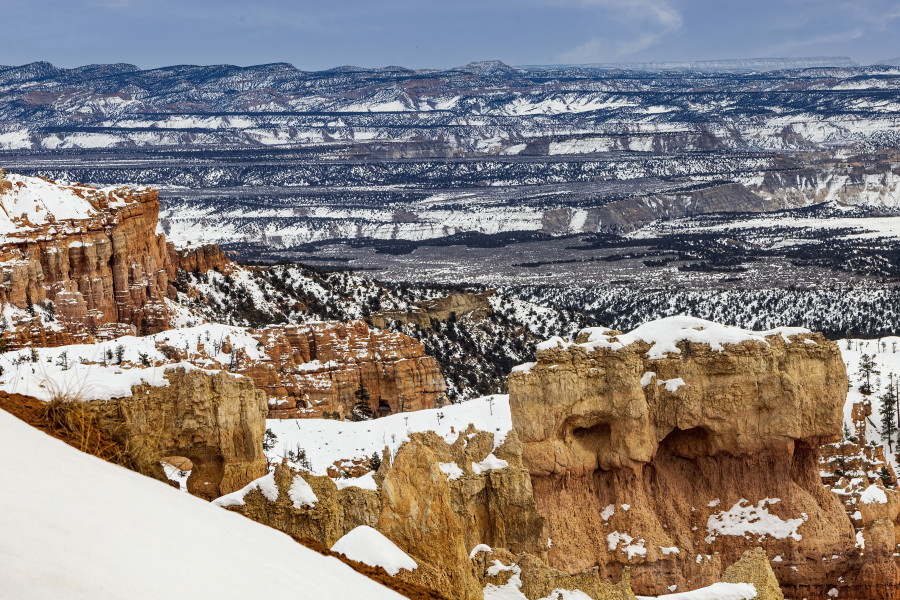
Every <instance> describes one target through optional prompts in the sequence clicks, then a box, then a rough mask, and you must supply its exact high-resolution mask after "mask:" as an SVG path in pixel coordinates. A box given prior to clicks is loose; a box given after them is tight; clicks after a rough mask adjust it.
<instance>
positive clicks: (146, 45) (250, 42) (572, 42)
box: [0, 0, 900, 70]
mask: <svg viewBox="0 0 900 600" xmlns="http://www.w3.org/2000/svg"><path fill="white" fill-rule="evenodd" d="M8 1H9V0H8ZM11 3H12V6H9V5H7V6H4V8H3V13H2V14H3V19H2V20H3V23H4V30H3V35H2V36H0V65H20V64H25V63H29V62H34V61H39V60H44V61H48V62H51V63H53V64H55V65H57V66H61V67H74V66H78V65H84V64H92V63H118V62H126V63H132V64H136V65H137V66H139V67H142V68H153V67H160V66H166V65H174V64H235V65H242V66H246V65H253V64H263V63H271V62H289V63H291V64H293V65H294V66H296V67H297V68H299V69H303V70H321V69H327V68H330V67H335V66H341V65H356V66H361V67H377V66H387V65H401V66H406V67H411V68H425V67H431V68H447V67H454V66H459V65H463V64H466V63H468V62H470V61H474V60H501V61H503V62H505V63H507V64H511V65H528V64H531V65H536V64H562V63H597V62H599V63H605V62H642V61H669V60H678V61H684V60H710V59H729V58H757V57H763V58H771V57H803V56H848V57H850V58H851V59H853V60H856V61H858V62H860V63H862V64H869V63H873V62H876V61H878V60H884V59H891V58H896V57H900V2H898V0H780V1H779V0H753V1H747V0H441V1H432V0H300V1H289V0H252V1H247V0H245V1H243V2H235V1H233V0H24V1H23V0H11ZM4 4H7V3H6V2H5V3H4Z"/></svg>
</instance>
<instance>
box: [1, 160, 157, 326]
mask: <svg viewBox="0 0 900 600" xmlns="http://www.w3.org/2000/svg"><path fill="white" fill-rule="evenodd" d="M8 181H9V182H10V185H9V187H8V189H5V190H3V191H0V208H2V212H3V214H2V215H0V228H2V233H3V239H2V242H0V276H2V280H0V302H7V303H10V304H12V305H14V306H18V307H20V308H26V307H30V306H33V305H36V304H44V303H46V302H47V301H50V302H52V303H53V306H54V311H55V314H56V315H57V318H59V319H60V320H61V321H63V322H65V323H67V324H70V325H72V326H74V327H76V328H79V329H95V328H97V327H99V326H103V325H107V324H114V323H117V324H125V325H129V326H131V327H132V328H133V329H134V331H137V332H139V333H152V332H154V331H160V330H162V329H165V328H166V327H168V311H167V309H166V305H165V301H164V299H165V296H166V291H167V287H168V281H169V278H170V276H171V275H172V273H171V265H170V262H169V253H168V250H167V248H166V242H165V237H164V236H162V235H157V234H156V223H157V218H158V215H159V195H158V192H156V191H154V190H150V189H147V190H143V191H135V190H131V189H129V188H124V187H122V188H115V189H108V190H97V189H94V188H92V187H90V186H85V185H80V184H74V185H65V184H57V183H55V182H51V181H48V180H43V179H39V178H34V177H21V176H16V175H10V176H9V179H8Z"/></svg>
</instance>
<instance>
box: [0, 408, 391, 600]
mask: <svg viewBox="0 0 900 600" xmlns="http://www.w3.org/2000/svg"><path fill="white" fill-rule="evenodd" d="M0 455H2V456H4V457H6V460H4V461H0V532H2V534H0V581H2V583H0V596H2V597H4V598H32V599H41V598H47V599H53V600H57V599H60V598H65V599H67V600H72V599H77V598H90V599H92V600H95V599H98V598H129V599H130V600H140V599H143V598H146V599H148V600H158V599H159V598H216V599H217V600H222V599H227V598H234V599H241V600H244V599H246V598H255V597H267V598H292V599H309V600H329V599H347V600H351V599H358V598H366V599H372V600H379V599H384V600H388V599H394V598H402V596H400V595H399V594H397V593H395V592H393V591H391V590H389V589H387V588H385V587H383V586H381V585H380V584H378V583H375V582H374V581H372V580H370V579H367V578H366V577H364V576H362V575H360V574H358V573H356V572H355V571H353V570H352V569H351V568H350V567H348V566H347V565H345V564H343V563H341V562H340V561H339V560H337V559H335V558H331V557H326V556H322V555H320V554H317V553H316V552H313V551H312V550H309V549H307V548H305V547H303V546H301V545H300V544H297V543H296V542H294V541H293V540H291V539H290V538H289V537H288V536H286V535H284V534H282V533H279V532H277V531H275V530H273V529H269V528H268V527H265V526H263V525H260V524H258V523H254V522H253V521H250V520H249V519H246V518H244V517H241V516H238V515H236V514H233V513H231V512H229V511H226V510H221V509H219V508H216V507H214V506H211V505H209V504H207V503H205V502H203V501H202V500H200V499H198V498H194V497H193V496H189V495H187V494H182V493H180V492H179V491H177V490H175V489H173V488H170V487H168V486H166V485H164V484H161V483H159V482H156V481H153V480H151V479H148V478H146V477H144V476H142V475H138V474H137V473H133V472H131V471H128V470H126V469H123V468H121V467H117V466H115V465H111V464H109V463H105V462H103V461H101V460H99V459H96V458H94V457H92V456H89V455H87V454H82V453H81V452H78V451H77V450H75V449H73V448H71V447H69V446H67V445H66V444H64V443H62V442H60V441H58V440H56V439H53V438H51V437H49V436H47V435H45V434H44V433H41V432H40V431H38V430H36V429H33V428H31V427H29V426H28V425H26V424H24V423H22V422H21V421H19V420H17V419H15V418H14V417H12V416H10V415H9V414H7V413H6V412H3V411H0ZM25 456H27V459H24V457H25ZM15 457H22V459H21V460H20V459H16V458H15ZM272 556H277V557H278V565H277V567H275V568H273V565H272V562H271V559H270V557H272Z"/></svg>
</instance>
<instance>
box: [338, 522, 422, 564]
mask: <svg viewBox="0 0 900 600" xmlns="http://www.w3.org/2000/svg"><path fill="white" fill-rule="evenodd" d="M331 550H332V551H333V552H337V553H338V554H343V555H344V556H346V557H347V558H349V559H350V560H355V561H357V562H361V563H363V564H367V565H369V566H370V567H381V568H383V569H384V570H385V571H387V572H388V575H392V576H393V575H396V574H397V573H399V572H400V569H406V570H407V571H414V570H415V569H417V568H418V566H419V565H417V564H416V561H414V560H413V559H412V558H410V557H409V555H408V554H406V552H404V551H403V550H401V549H400V548H398V547H397V545H396V544H394V542H392V541H391V540H389V539H387V538H386V537H384V535H382V534H381V533H379V532H378V530H376V529H373V528H371V527H368V526H367V525H360V526H359V527H357V528H356V529H354V530H353V531H351V532H350V533H348V534H347V535H345V536H344V537H342V538H341V539H339V540H338V541H337V542H336V543H335V544H334V546H332V547H331Z"/></svg>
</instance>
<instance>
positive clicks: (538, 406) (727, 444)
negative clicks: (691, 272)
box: [510, 317, 900, 600]
mask: <svg viewBox="0 0 900 600" xmlns="http://www.w3.org/2000/svg"><path fill="white" fill-rule="evenodd" d="M846 391H847V378H846V373H845V369H844V365H843V362H842V360H841V355H840V352H839V350H838V348H837V346H836V345H835V344H834V343H833V342H830V341H828V340H826V339H824V338H823V337H822V336H821V335H818V334H809V333H807V332H804V331H802V330H781V331H773V332H766V333H762V334H756V333H753V332H746V331H742V330H739V329H736V328H726V327H723V326H720V325H716V324H714V323H711V322H708V321H702V320H699V319H689V318H686V317H673V318H670V319H663V320H661V321H659V322H655V323H650V324H647V325H645V326H644V327H641V328H638V329H637V330H635V331H633V332H631V333H629V334H621V333H619V332H615V331H608V330H602V329H589V330H585V331H583V332H582V333H581V334H580V335H579V337H578V339H577V340H576V342H575V343H564V342H563V341H562V340H559V339H555V340H551V341H550V342H549V343H544V344H542V345H541V346H539V349H538V352H537V362H536V363H535V364H530V365H524V366H523V367H520V368H518V369H517V370H516V371H515V372H514V373H512V375H511V376H510V404H511V409H512V415H513V426H514V428H515V430H516V432H517V433H518V435H519V437H520V439H521V441H522V444H523V451H522V459H523V464H524V466H525V467H526V468H527V469H528V470H529V472H530V473H531V479H532V485H533V487H534V494H535V500H536V502H537V505H538V510H539V512H540V513H541V515H542V516H544V517H545V518H546V520H547V526H548V530H549V531H548V533H549V536H550V538H551V539H552V540H553V544H552V547H551V548H550V550H549V562H550V565H551V566H554V567H556V568H558V569H560V570H562V571H565V572H567V573H576V572H581V571H584V570H585V569H589V568H591V567H594V566H597V567H598V568H599V569H600V570H601V573H604V574H605V575H606V577H607V578H609V579H615V578H617V577H618V576H619V575H620V573H621V571H622V569H623V567H625V566H626V565H628V566H630V568H631V582H632V585H633V586H634V588H635V590H636V591H637V592H638V593H639V594H654V595H656V594H661V593H665V592H666V591H667V590H666V589H665V587H664V586H663V582H666V585H669V584H676V585H678V588H679V589H691V588H696V587H700V586H703V585H708V584H710V583H713V582H715V581H718V580H719V578H720V576H721V574H722V569H723V566H724V565H725V564H727V563H729V562H733V561H736V560H738V559H739V558H740V556H741V554H742V552H743V551H744V550H746V549H748V548H750V547H752V546H755V545H760V544H762V545H764V547H765V552H766V554H767V556H768V557H769V558H770V559H772V560H773V561H774V562H773V565H774V568H775V571H776V574H777V576H778V580H779V581H780V582H781V585H782V587H783V588H784V589H785V592H786V593H787V595H788V596H789V597H795V598H804V597H805V598H809V599H810V600H826V599H827V598H829V595H828V594H829V591H830V590H831V589H832V588H836V589H837V590H838V592H839V593H840V594H841V597H854V598H876V597H877V598H896V597H898V591H897V590H900V587H898V586H897V584H898V583H900V579H898V575H897V569H896V567H895V566H894V565H893V563H892V562H891V561H887V560H885V559H884V558H883V555H876V554H872V553H868V552H866V553H863V552H861V551H860V548H858V547H857V543H856V542H857V540H856V539H855V535H854V528H853V526H852V524H851V522H850V520H849V519H848V517H847V514H846V512H845V511H844V508H843V507H842V505H841V502H840V501H839V499H838V497H837V496H835V495H834V494H832V493H831V492H829V491H828V490H827V489H826V488H825V487H824V486H823V485H822V482H821V478H820V477H819V471H818V460H817V458H818V451H819V447H820V446H821V445H822V444H823V443H825V442H832V441H835V440H837V439H839V438H840V434H841V424H842V407H843V403H844V398H845V397H846ZM573 515H577V518H573ZM887 529H888V528H886V527H881V530H882V533H883V534H884V535H882V536H881V537H883V538H888V537H890V536H888V535H887ZM890 541H891V540H887V539H882V540H881V542H879V546H880V547H883V544H884V543H888V542H890ZM861 569H862V573H863V574H861V573H860V570H861ZM832 595H833V593H832Z"/></svg>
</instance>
